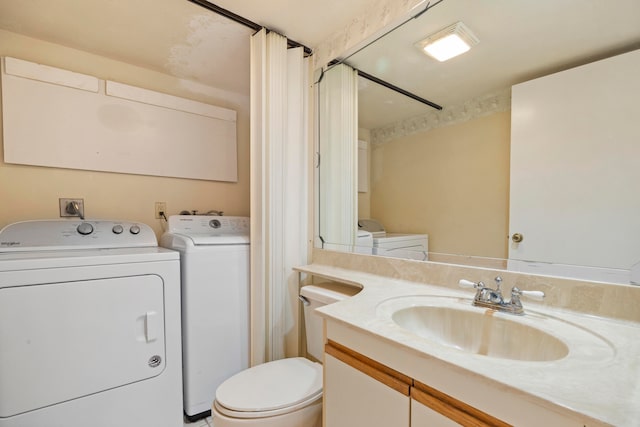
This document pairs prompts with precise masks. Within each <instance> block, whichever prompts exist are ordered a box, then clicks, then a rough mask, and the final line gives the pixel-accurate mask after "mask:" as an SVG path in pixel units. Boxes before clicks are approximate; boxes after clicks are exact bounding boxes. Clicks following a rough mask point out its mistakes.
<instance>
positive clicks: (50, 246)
mask: <svg viewBox="0 0 640 427" xmlns="http://www.w3.org/2000/svg"><path fill="white" fill-rule="evenodd" d="M154 246H158V241H157V239H156V235H155V233H154V232H153V230H152V229H151V227H149V226H148V225H146V224H142V223H139V222H127V221H108V220H89V219H87V220H35V221H22V222H16V223H14V224H10V225H7V226H6V227H5V228H3V229H2V230H0V252H14V251H15V252H20V251H37V250H42V251H44V250H59V249H110V248H129V247H154Z"/></svg>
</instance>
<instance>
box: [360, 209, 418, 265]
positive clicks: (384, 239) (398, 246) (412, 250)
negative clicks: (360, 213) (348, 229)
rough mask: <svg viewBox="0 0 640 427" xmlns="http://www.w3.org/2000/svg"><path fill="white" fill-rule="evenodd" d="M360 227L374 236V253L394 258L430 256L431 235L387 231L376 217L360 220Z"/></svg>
mask: <svg viewBox="0 0 640 427" xmlns="http://www.w3.org/2000/svg"><path fill="white" fill-rule="evenodd" d="M358 229H359V230H365V231H368V232H370V233H371V235H372V236H373V254H374V255H382V256H387V257H392V258H408V259H417V260H421V261H426V260H427V259H428V258H429V256H428V255H429V235H427V234H400V233H387V231H386V230H385V228H384V227H383V226H382V224H381V223H380V222H379V221H377V220H375V219H360V220H358Z"/></svg>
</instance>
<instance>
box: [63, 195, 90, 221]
mask: <svg viewBox="0 0 640 427" xmlns="http://www.w3.org/2000/svg"><path fill="white" fill-rule="evenodd" d="M58 203H59V204H60V216H61V217H68V216H75V217H78V218H84V199H58Z"/></svg>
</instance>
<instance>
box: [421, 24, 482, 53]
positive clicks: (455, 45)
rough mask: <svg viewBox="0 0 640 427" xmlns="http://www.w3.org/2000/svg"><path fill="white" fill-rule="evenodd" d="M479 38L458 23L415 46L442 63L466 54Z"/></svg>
mask: <svg viewBox="0 0 640 427" xmlns="http://www.w3.org/2000/svg"><path fill="white" fill-rule="evenodd" d="M478 41H479V40H478V38H477V37H476V36H475V35H474V34H473V33H472V32H471V30H469V28H467V26H466V25H464V24H463V23H462V22H456V23H455V24H451V25H449V26H448V27H446V28H443V29H442V30H440V31H438V32H437V33H435V34H432V35H430V36H429V37H427V38H426V39H424V40H421V41H419V42H417V43H416V44H415V45H416V46H417V47H418V48H420V50H422V51H423V52H424V53H426V54H427V55H429V56H430V57H432V58H435V59H437V60H438V61H440V62H443V61H446V60H447V59H451V58H453V57H454V56H458V55H460V54H461V53H465V52H466V51H468V50H469V49H471V46H474V45H476V44H477V43H478Z"/></svg>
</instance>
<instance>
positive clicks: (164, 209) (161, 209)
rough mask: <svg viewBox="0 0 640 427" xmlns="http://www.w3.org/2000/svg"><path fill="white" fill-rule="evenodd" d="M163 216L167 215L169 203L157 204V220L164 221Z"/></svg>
mask: <svg viewBox="0 0 640 427" xmlns="http://www.w3.org/2000/svg"><path fill="white" fill-rule="evenodd" d="M161 213H162V214H164V215H165V216H166V215H167V203H166V202H156V219H162V215H161Z"/></svg>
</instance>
